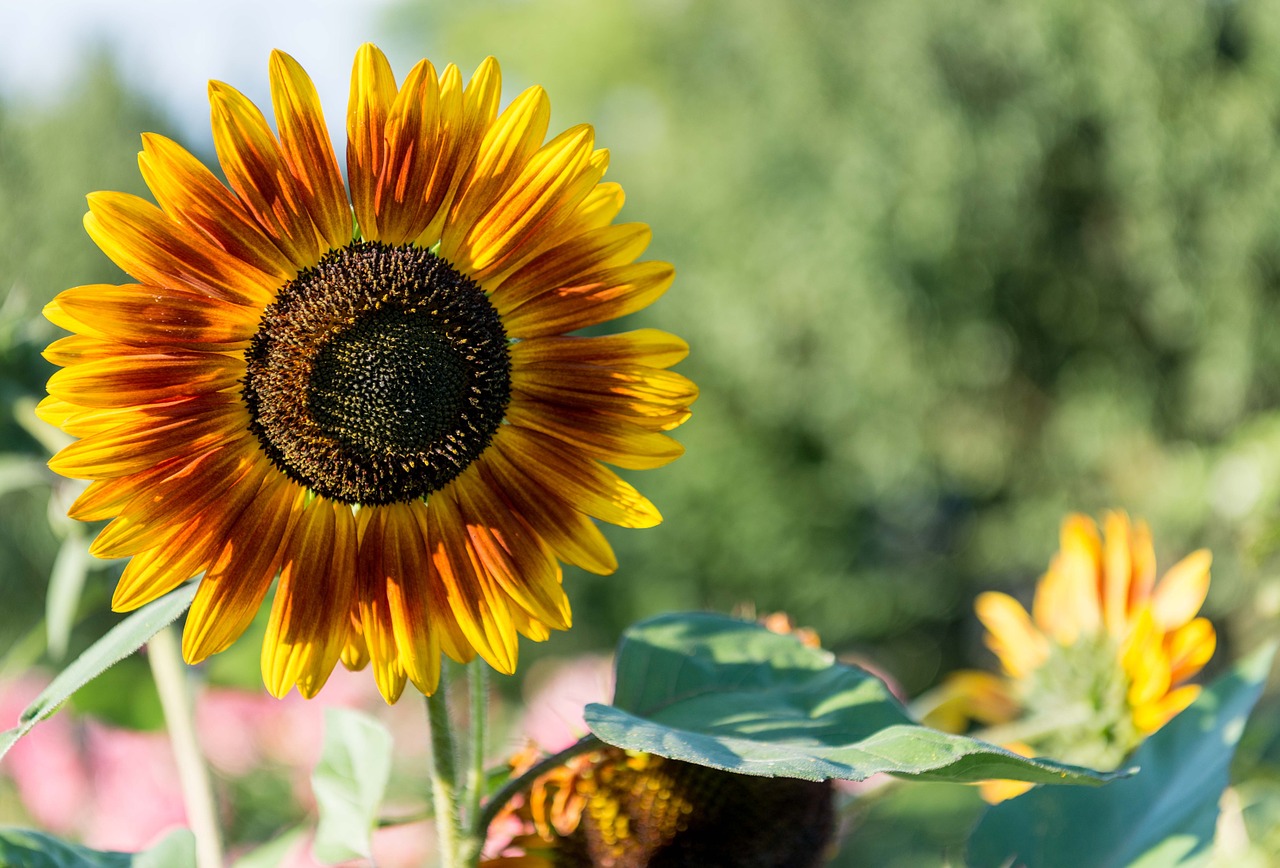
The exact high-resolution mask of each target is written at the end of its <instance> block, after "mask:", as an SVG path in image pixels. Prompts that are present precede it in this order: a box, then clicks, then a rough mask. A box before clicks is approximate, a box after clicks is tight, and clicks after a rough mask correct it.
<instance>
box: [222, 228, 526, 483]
mask: <svg viewBox="0 0 1280 868" xmlns="http://www.w3.org/2000/svg"><path fill="white" fill-rule="evenodd" d="M245 361H246V363H247V367H248V373H247V375H246V376H245V382H244V393H243V394H244V400H245V404H246V406H247V407H248V409H249V414H250V418H251V420H252V421H251V423H250V430H251V431H253V433H254V434H255V435H257V437H258V441H259V443H261V445H262V448H263V451H265V452H266V454H267V455H268V457H270V459H271V460H272V462H274V463H275V465H276V466H277V467H278V468H280V470H281V471H283V472H284V473H285V474H287V475H288V476H289V477H290V478H291V479H293V480H294V481H296V482H298V483H300V484H302V485H305V486H307V487H308V488H310V489H311V490H313V491H315V492H316V493H318V494H321V495H324V496H325V497H329V498H332V499H334V500H338V501H341V502H343V503H352V504H355V503H360V504H366V505H380V504H388V503H398V502H401V501H407V500H412V499H414V498H418V497H424V496H426V495H427V494H430V493H431V492H433V491H438V490H439V489H440V488H442V487H443V486H444V485H446V484H447V483H448V482H450V481H451V480H452V479H454V478H455V477H456V476H457V475H458V474H459V473H461V472H462V471H463V470H465V469H466V468H467V466H468V465H469V464H471V462H473V461H474V460H475V459H476V458H477V457H479V455H480V454H481V453H482V452H483V451H484V450H485V448H487V447H488V445H489V442H490V441H491V440H492V439H493V435H494V432H495V431H497V429H498V425H499V424H500V423H501V422H502V416H503V413H504V412H505V411H506V407H507V401H508V399H509V398H510V396H511V361H510V356H509V354H508V352H507V336H506V333H505V332H504V331H503V328H502V322H501V320H500V318H499V317H498V312H497V311H496V310H495V309H494V307H493V305H492V304H490V303H489V300H488V298H487V297H486V296H485V294H484V292H483V291H482V290H481V289H480V287H479V286H478V285H477V284H476V283H475V282H474V281H472V280H470V279H469V278H467V277H464V276H463V275H461V274H459V273H458V272H457V271H455V270H454V269H453V268H452V267H451V266H450V265H449V264H448V263H447V262H445V261H444V260H443V259H440V258H439V257H438V256H436V255H434V254H433V253H431V252H430V251H428V250H425V249H423V248H420V247H414V246H412V245H402V246H398V247H391V246H387V245H384V244H378V243H375V242H354V243H352V244H349V245H347V246H346V247H342V248H340V249H338V250H334V251H332V252H330V253H329V254H328V255H327V256H325V257H324V259H322V260H321V261H320V263H319V264H318V265H316V266H315V267H314V268H310V269H307V270H306V271H303V272H301V273H300V274H299V275H298V276H297V277H296V278H294V279H293V280H292V281H290V282H289V283H287V284H285V285H284V286H283V287H282V288H281V289H280V292H279V294H278V296H277V298H276V301H275V302H274V303H273V304H271V305H269V306H268V307H267V308H266V310H264V311H263V314H262V322H261V324H260V325H259V327H258V331H257V333H256V334H255V335H254V336H253V340H252V341H251V342H250V345H249V348H248V349H247V350H246V351H245Z"/></svg>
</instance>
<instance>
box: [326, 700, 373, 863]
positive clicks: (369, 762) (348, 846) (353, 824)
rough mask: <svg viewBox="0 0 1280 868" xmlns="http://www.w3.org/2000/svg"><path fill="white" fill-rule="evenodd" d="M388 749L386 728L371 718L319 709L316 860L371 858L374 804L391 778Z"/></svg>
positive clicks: (337, 709) (356, 713) (350, 712)
mask: <svg viewBox="0 0 1280 868" xmlns="http://www.w3.org/2000/svg"><path fill="white" fill-rule="evenodd" d="M391 748H392V741H391V733H389V732H387V729H386V727H384V726H383V725H382V724H381V723H379V722H378V721H376V720H374V719H373V718H372V717H369V716H368V715H366V714H361V713H359V712H357V711H351V710H349V709H343V708H326V709H325V712H324V748H323V750H322V752H321V754H320V762H319V763H318V764H317V765H316V768H315V771H313V772H312V773H311V787H312V789H313V790H314V791H315V796H316V807H317V808H318V809H319V812H320V823H319V825H318V826H317V828H316V840H315V843H314V844H313V845H312V848H311V851H312V853H313V854H314V855H315V857H316V858H317V859H319V860H320V861H322V862H344V861H346V860H348V859H356V858H361V857H363V858H365V859H370V858H372V852H371V847H372V836H373V830H374V828H375V827H376V826H377V823H378V807H379V805H380V804H381V803H382V796H383V793H384V792H385V791H386V789H387V781H388V780H389V779H390V777H391Z"/></svg>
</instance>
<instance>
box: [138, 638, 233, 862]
mask: <svg viewBox="0 0 1280 868" xmlns="http://www.w3.org/2000/svg"><path fill="white" fill-rule="evenodd" d="M147 660H148V662H149V663H150V664H151V677H152V678H153V679H154V680H155V683H156V691H157V692H158V693H159V694H160V707H161V709H163V711H164V722H165V728H166V729H167V730H168V731H169V742H170V744H172V745H173V757H174V760H175V761H176V762H177V764H178V783H179V784H180V786H181V787H182V801H183V805H184V806H185V807H186V809H187V822H188V823H190V824H191V832H192V834H194V835H195V839H196V866H197V868H222V835H221V833H220V832H219V831H218V812H217V807H216V805H215V804H214V799H213V787H212V786H211V785H210V782H209V771H208V769H207V768H206V767H205V764H204V757H203V756H202V755H201V753H200V743H199V741H198V740H197V739H196V727H195V717H194V714H193V712H194V706H193V703H192V697H191V694H190V693H189V692H188V691H187V673H186V665H185V663H184V662H183V660H182V648H181V646H180V645H179V644H178V638H177V634H176V633H175V632H174V629H173V627H165V628H164V629H163V630H161V631H160V632H159V633H157V634H156V635H155V636H153V637H151V641H150V642H148V643H147Z"/></svg>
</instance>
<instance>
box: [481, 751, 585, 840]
mask: <svg viewBox="0 0 1280 868" xmlns="http://www.w3.org/2000/svg"><path fill="white" fill-rule="evenodd" d="M603 746H604V742H602V741H601V740H600V739H598V738H596V737H595V736H594V735H584V736H583V737H582V738H580V739H578V740H577V741H575V742H574V743H573V744H571V745H569V746H568V747H567V748H565V749H564V750H562V751H560V752H559V753H556V754H552V755H551V756H549V757H547V758H546V759H543V760H540V761H539V762H538V763H537V764H536V765H534V766H532V767H530V768H529V769H528V770H527V771H526V772H525V773H524V774H522V775H520V777H518V778H512V779H511V780H509V781H507V782H506V783H505V784H503V785H502V788H501V789H499V790H498V791H497V792H496V793H494V794H493V798H491V799H489V801H487V802H485V806H484V811H482V812H481V814H480V818H479V820H478V821H477V822H476V824H475V834H476V837H477V838H479V839H480V840H481V841H483V840H484V839H485V837H486V835H487V834H488V831H489V824H490V823H492V822H493V818H494V817H496V816H498V812H499V811H501V810H502V806H503V805H505V804H506V803H507V802H509V801H511V799H513V798H514V797H515V796H516V795H518V794H519V793H522V792H524V791H525V790H527V789H529V787H531V786H532V785H533V782H534V781H535V780H537V779H538V778H540V777H542V776H543V775H544V774H546V773H547V772H549V771H551V770H552V769H553V768H556V767H557V766H562V765H564V764H565V763H567V762H568V761H569V760H571V759H573V758H574V757H576V756H578V755H579V754H584V753H589V752H590V751H593V750H596V749H598V748H600V747H603Z"/></svg>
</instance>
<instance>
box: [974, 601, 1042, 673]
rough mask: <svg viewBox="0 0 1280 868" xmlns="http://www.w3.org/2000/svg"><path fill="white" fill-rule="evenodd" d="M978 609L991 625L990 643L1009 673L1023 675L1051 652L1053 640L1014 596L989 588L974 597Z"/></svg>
mask: <svg viewBox="0 0 1280 868" xmlns="http://www.w3.org/2000/svg"><path fill="white" fill-rule="evenodd" d="M974 611H976V612H977V614H978V620H980V621H982V624H983V626H985V627H986V628H987V637H986V640H987V647H988V648H990V649H991V650H992V651H993V652H995V655H996V656H997V657H999V658H1000V662H1001V663H1002V664H1003V665H1004V670H1005V672H1007V673H1009V675H1011V676H1013V677H1014V678H1021V677H1023V676H1025V675H1027V674H1028V673H1029V672H1031V671H1033V670H1034V669H1036V668H1037V667H1039V666H1040V664H1042V663H1043V662H1044V661H1045V658H1046V657H1048V656H1049V643H1048V642H1047V641H1046V640H1045V638H1044V635H1043V634H1041V633H1040V632H1039V631H1038V630H1036V628H1035V627H1034V626H1033V625H1032V623H1031V618H1030V617H1029V616H1028V615H1027V610H1026V609H1024V608H1022V605H1021V604H1020V603H1019V602H1018V601H1017V600H1015V599H1014V598H1013V597H1010V596H1009V595H1008V594H1002V593H1000V592H998V591H987V592H985V593H982V594H979V595H978V599H977V600H975V601H974Z"/></svg>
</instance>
